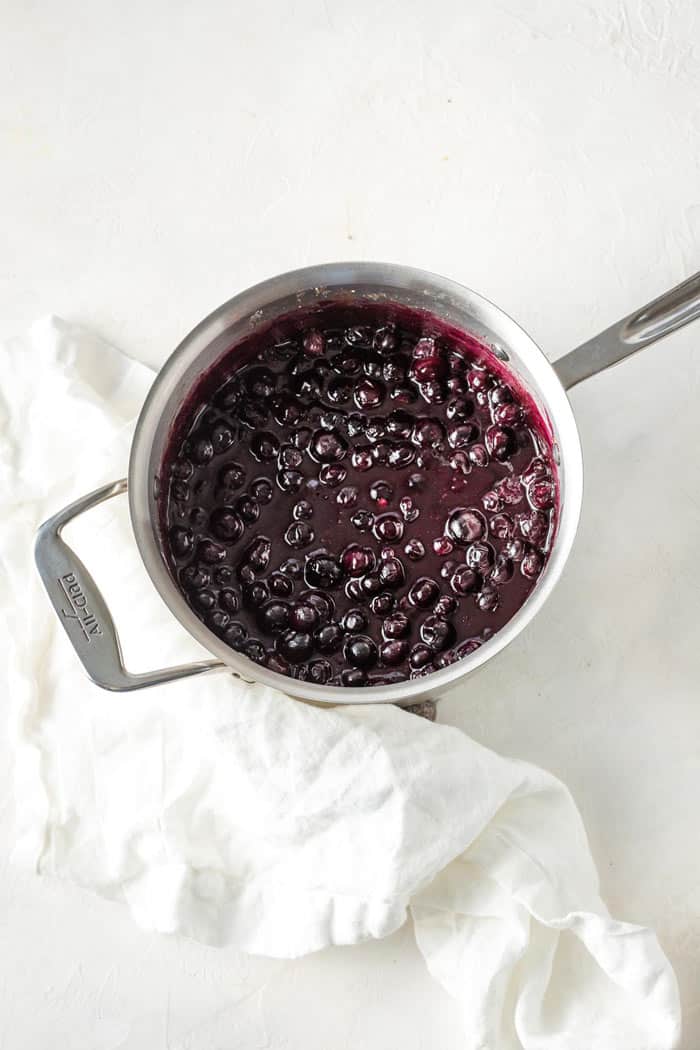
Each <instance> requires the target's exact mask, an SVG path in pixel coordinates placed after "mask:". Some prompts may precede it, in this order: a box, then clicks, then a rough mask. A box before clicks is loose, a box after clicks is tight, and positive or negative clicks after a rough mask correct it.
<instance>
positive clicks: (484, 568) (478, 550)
mask: <svg viewBox="0 0 700 1050" xmlns="http://www.w3.org/2000/svg"><path fill="white" fill-rule="evenodd" d="M494 559H495V551H494V549H493V547H492V546H491V544H490V543H472V544H470V546H469V547H467V551H466V554H465V556H464V560H465V561H466V563H467V565H468V566H469V568H470V569H474V570H475V571H476V572H480V573H481V574H482V575H483V574H484V573H486V572H488V570H489V569H490V568H491V566H492V565H493V563H494Z"/></svg>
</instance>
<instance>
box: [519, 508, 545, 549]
mask: <svg viewBox="0 0 700 1050" xmlns="http://www.w3.org/2000/svg"><path fill="white" fill-rule="evenodd" d="M516 521H517V524H518V528H519V530H520V534H521V535H522V537H523V539H525V540H528V541H529V542H530V543H534V544H535V546H538V547H539V546H541V545H542V544H544V542H545V540H546V539H547V533H548V531H549V520H548V518H547V516H546V515H545V514H542V512H541V511H538V510H532V511H530V513H529V514H518V517H517V518H516Z"/></svg>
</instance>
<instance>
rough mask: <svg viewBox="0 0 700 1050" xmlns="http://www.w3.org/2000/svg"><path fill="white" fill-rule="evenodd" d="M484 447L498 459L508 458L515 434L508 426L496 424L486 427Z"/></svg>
mask: <svg viewBox="0 0 700 1050" xmlns="http://www.w3.org/2000/svg"><path fill="white" fill-rule="evenodd" d="M484 436H485V438H486V448H487V449H488V451H489V453H490V454H491V455H492V456H493V457H494V458H495V459H498V460H501V461H503V460H505V459H508V457H509V456H510V454H511V453H512V452H513V451H514V449H515V436H514V434H513V431H512V430H510V429H509V428H508V427H499V426H497V425H496V424H494V425H493V426H490V427H487V429H486V434H485V435H484Z"/></svg>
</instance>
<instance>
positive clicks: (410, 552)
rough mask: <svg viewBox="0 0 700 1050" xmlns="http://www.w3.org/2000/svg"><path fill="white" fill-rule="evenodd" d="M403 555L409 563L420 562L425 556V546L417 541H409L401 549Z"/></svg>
mask: <svg viewBox="0 0 700 1050" xmlns="http://www.w3.org/2000/svg"><path fill="white" fill-rule="evenodd" d="M403 552H404V554H405V555H406V557H407V558H410V559H411V561H420V559H421V558H422V557H424V555H425V546H424V544H423V543H421V541H420V540H418V539H415V538H414V539H410V540H409V541H408V543H407V544H406V546H405V547H404V549H403Z"/></svg>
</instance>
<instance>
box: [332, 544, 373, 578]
mask: <svg viewBox="0 0 700 1050" xmlns="http://www.w3.org/2000/svg"><path fill="white" fill-rule="evenodd" d="M340 561H341V564H342V566H343V568H344V569H345V572H346V573H347V574H348V576H362V575H363V574H364V573H365V572H369V571H370V570H371V569H373V568H374V566H375V564H376V558H375V556H374V551H373V550H372V549H371V548H370V547H360V545H359V544H357V543H351V544H350V546H349V547H346V548H345V550H344V551H343V553H342V555H341V557H340Z"/></svg>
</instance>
